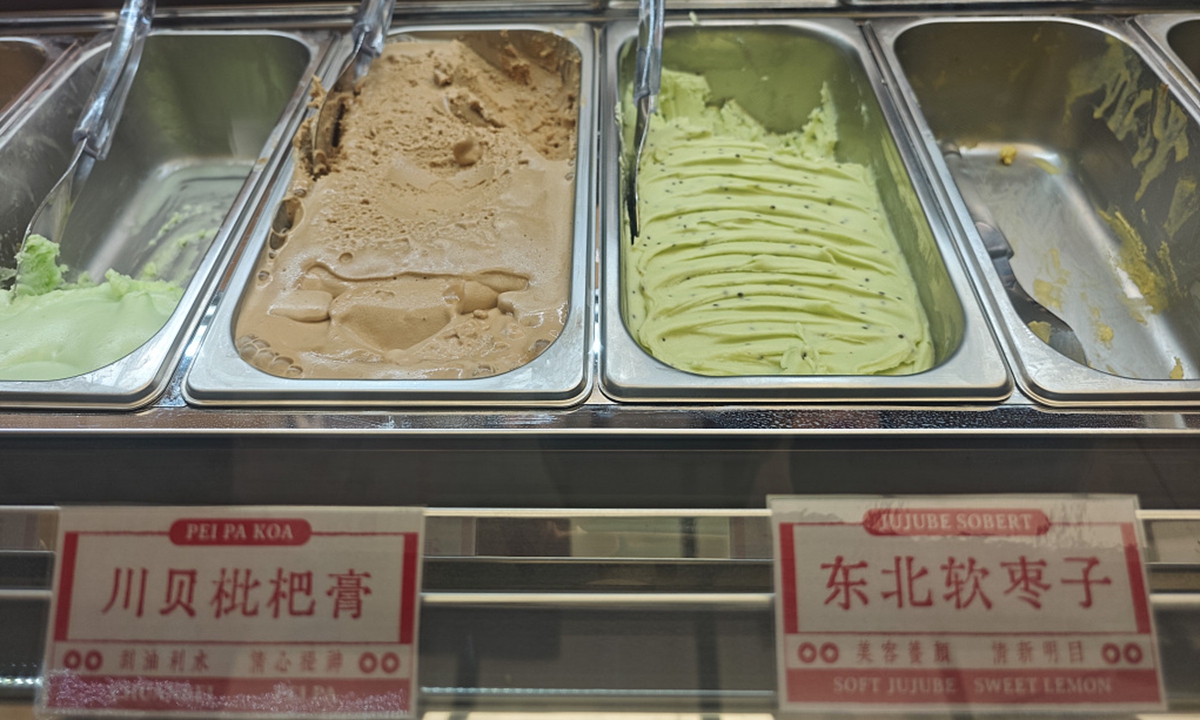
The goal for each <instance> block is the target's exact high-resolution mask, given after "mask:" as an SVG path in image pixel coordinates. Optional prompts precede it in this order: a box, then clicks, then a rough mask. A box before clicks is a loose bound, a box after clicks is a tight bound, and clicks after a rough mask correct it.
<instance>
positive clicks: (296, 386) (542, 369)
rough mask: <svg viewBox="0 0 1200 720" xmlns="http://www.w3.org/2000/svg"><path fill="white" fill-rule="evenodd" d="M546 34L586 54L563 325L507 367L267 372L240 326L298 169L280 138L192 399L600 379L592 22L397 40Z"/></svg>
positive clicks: (298, 400) (460, 390)
mask: <svg viewBox="0 0 1200 720" xmlns="http://www.w3.org/2000/svg"><path fill="white" fill-rule="evenodd" d="M504 30H507V31H508V32H509V33H510V34H513V33H537V34H546V35H547V36H548V37H553V38H557V39H556V40H555V42H556V43H560V44H562V46H563V47H564V49H565V48H573V49H574V50H575V51H577V52H578V53H579V59H580V63H581V64H580V94H579V98H580V102H579V107H580V112H579V122H578V151H577V155H576V163H575V195H574V201H575V208H574V222H573V225H572V228H573V229H572V237H569V238H564V239H563V241H564V242H569V243H571V245H570V253H571V289H570V297H569V303H570V304H569V308H568V312H567V317H566V322H565V323H564V326H563V330H562V333H561V334H560V335H559V337H558V338H557V339H556V340H555V341H554V342H553V343H551V344H550V345H549V346H548V347H547V348H546V349H545V350H544V351H542V353H541V354H539V355H538V356H537V357H535V358H533V359H532V360H531V361H530V362H528V363H526V364H525V365H522V366H520V367H517V368H514V369H512V370H510V371H508V372H504V373H498V374H496V375H491V376H486V377H477V378H470V379H461V380H460V379H397V380H393V379H361V380H360V379H319V378H286V377H279V376H276V375H271V374H268V373H266V372H264V371H262V370H259V369H258V368H256V367H254V366H253V365H251V364H250V363H248V362H247V361H245V360H243V359H242V358H241V357H240V356H239V355H238V350H237V346H236V344H235V337H234V333H235V327H236V323H237V318H238V313H239V312H240V310H241V305H242V300H243V296H244V294H245V293H246V290H247V288H248V287H249V283H250V280H251V277H252V275H253V274H254V273H255V272H256V270H257V268H258V266H259V263H260V260H261V256H262V254H263V253H265V252H268V243H267V240H268V236H269V233H270V229H271V220H272V218H273V215H274V212H275V208H276V207H277V206H278V204H279V202H280V201H281V200H282V199H283V198H284V196H285V194H286V191H287V185H288V182H289V179H290V177H291V175H292V169H293V160H294V158H293V155H292V153H291V152H290V151H289V150H288V149H287V148H282V147H281V148H280V150H279V152H278V153H277V155H276V157H275V158H273V161H272V176H273V178H274V179H273V181H272V185H271V187H270V189H269V191H268V192H267V193H266V194H265V196H264V202H263V203H262V205H261V206H260V207H259V208H258V210H257V213H256V220H255V222H254V224H253V225H252V226H251V227H250V228H249V229H248V231H247V237H246V240H245V247H246V249H245V251H244V252H243V253H242V256H241V259H240V260H239V261H238V263H237V265H236V266H235V267H234V270H233V272H232V274H231V276H230V280H229V284H228V288H227V290H226V291H225V293H224V295H223V296H222V299H221V301H220V302H219V303H218V305H217V309H216V313H215V315H214V316H213V319H212V322H211V324H210V325H209V327H208V330H207V331H206V333H205V335H204V337H203V339H202V341H201V343H200V348H199V350H198V351H197V353H196V357H195V359H194V361H193V363H192V365H191V367H190V369H189V370H188V374H187V379H186V381H185V384H184V388H183V390H184V395H185V397H186V398H187V400H188V402H190V403H192V404H194V405H214V406H268V405H274V406H279V405H305V406H321V405H325V406H333V405H336V406H385V405H422V406H487V405H496V404H502V405H507V406H513V405H527V406H551V407H552V406H564V405H570V404H574V403H576V402H579V401H581V400H582V399H583V398H584V397H586V395H587V393H588V392H590V389H591V382H592V364H591V358H590V353H591V346H592V330H591V326H592V317H593V316H592V313H593V308H592V303H591V301H590V298H591V296H592V287H593V286H592V279H591V278H592V270H593V269H594V266H593V264H592V262H591V258H592V257H593V255H592V250H591V248H592V242H593V240H592V235H593V230H592V219H591V212H590V210H591V208H592V206H593V200H592V198H593V192H594V190H593V185H594V183H593V182H592V177H593V175H594V171H593V162H594V161H593V157H594V150H593V144H594V140H593V138H594V133H595V130H594V127H595V125H594V123H595V120H594V116H595V112H594V109H593V108H594V106H593V98H594V97H595V87H594V86H595V69H594V68H595V61H594V59H593V56H594V39H593V38H594V32H593V30H592V28H591V27H589V26H587V25H584V24H569V25H566V24H564V25H556V24H520V23H510V24H505V25H492V24H455V25H408V26H405V27H393V28H392V30H391V31H390V32H389V42H403V41H405V40H408V39H416V40H431V39H438V40H452V39H455V38H459V37H462V36H464V35H466V34H468V33H470V34H476V33H491V32H500V31H504ZM349 52H350V46H349V43H348V42H343V43H342V44H341V45H340V46H339V51H335V52H333V53H331V55H333V56H334V57H335V59H336V60H337V61H338V62H334V63H332V65H331V67H329V68H327V69H326V73H325V74H324V75H323V76H322V77H321V80H322V82H323V83H324V85H325V86H326V87H329V86H330V84H331V83H332V82H333V80H334V79H335V78H334V74H336V72H337V68H338V67H339V66H340V64H341V63H340V61H341V59H343V58H345V57H346V56H347V55H348V54H349ZM307 115H308V113H306V112H297V113H295V114H294V115H293V116H292V117H291V119H290V120H289V123H288V132H289V133H292V134H294V133H295V132H296V131H297V130H298V128H299V126H300V123H301V122H302V121H303V120H304V118H305V117H307Z"/></svg>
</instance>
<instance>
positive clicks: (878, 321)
mask: <svg viewBox="0 0 1200 720" xmlns="http://www.w3.org/2000/svg"><path fill="white" fill-rule="evenodd" d="M710 96H711V92H710V90H709V87H708V83H707V81H706V80H705V79H704V78H703V77H701V76H699V75H693V74H689V73H682V72H675V71H671V70H665V69H664V70H663V77H662V92H661V94H660V95H659V111H658V113H657V114H656V115H655V116H654V117H653V119H652V120H651V122H650V133H649V135H648V138H647V141H646V150H645V152H644V154H643V156H642V162H641V166H640V168H639V171H638V173H639V174H638V193H639V200H640V206H639V208H640V209H639V216H640V220H641V232H640V233H639V235H638V237H637V239H636V240H634V241H633V242H632V243H630V242H629V241H628V239H627V240H626V242H625V243H623V259H622V271H623V273H624V276H623V277H624V285H623V287H624V293H625V307H624V311H625V319H626V325H627V326H628V328H629V331H630V332H631V333H632V334H633V336H634V338H636V339H637V341H638V342H639V343H640V344H641V345H642V346H643V347H644V348H645V349H646V350H647V351H648V352H650V354H652V355H653V356H654V357H656V358H658V359H659V360H661V361H662V362H664V363H667V364H668V365H671V366H673V367H676V368H679V369H681V370H687V371H690V372H694V373H700V374H704V375H772V374H794V375H799V374H806V375H807V374H822V375H826V374H828V375H843V374H849V375H862V374H886V375H900V374H908V373H916V372H921V371H923V370H927V369H929V368H930V367H932V366H933V360H934V351H933V345H932V342H931V340H930V334H929V325H928V321H927V320H926V317H925V311H924V309H923V308H922V306H921V302H920V300H919V299H918V295H917V287H916V283H915V282H914V281H913V278H912V275H911V273H910V272H909V270H908V267H907V265H906V264H905V261H904V257H903V254H902V253H901V250H900V248H899V245H898V244H897V243H896V239H895V237H894V236H893V234H892V231H891V229H890V227H889V225H888V221H887V218H886V217H885V214H884V211H883V208H882V204H881V200H880V198H879V194H878V191H877V190H876V188H875V183H874V180H873V178H872V176H871V173H870V171H869V170H868V169H867V168H865V167H864V166H862V165H857V164H853V163H843V162H838V161H837V160H836V158H835V155H834V149H835V147H836V144H837V129H836V128H837V123H836V115H835V112H834V108H833V106H832V103H831V102H830V98H829V94H828V91H827V89H823V90H822V100H823V102H822V104H821V106H820V107H818V108H816V109H815V110H813V112H812V114H811V115H810V116H809V120H808V122H807V123H806V124H805V126H804V127H803V128H802V129H801V130H799V131H797V132H792V133H788V134H783V135H780V134H774V133H770V132H768V131H767V130H765V129H764V128H763V127H762V125H761V124H760V123H759V122H758V121H756V120H755V119H754V118H752V117H751V116H750V115H748V114H747V113H746V112H745V111H744V110H743V109H742V108H741V107H739V106H738V104H737V103H736V102H735V101H732V100H730V101H728V102H725V103H723V104H721V105H720V106H714V105H712V104H710ZM625 106H626V107H625V108H624V110H625V114H626V116H625V119H626V121H627V122H626V123H625V124H626V127H631V126H632V122H631V121H630V120H631V118H632V109H631V108H630V107H629V103H628V102H626V103H625Z"/></svg>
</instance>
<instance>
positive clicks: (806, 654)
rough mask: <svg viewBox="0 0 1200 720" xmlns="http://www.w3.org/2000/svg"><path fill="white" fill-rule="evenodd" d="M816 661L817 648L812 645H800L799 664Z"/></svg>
mask: <svg viewBox="0 0 1200 720" xmlns="http://www.w3.org/2000/svg"><path fill="white" fill-rule="evenodd" d="M816 659H817V646H816V645H813V644H812V643H807V642H806V643H801V644H800V662H802V663H805V664H807V663H811V662H813V661H814V660H816Z"/></svg>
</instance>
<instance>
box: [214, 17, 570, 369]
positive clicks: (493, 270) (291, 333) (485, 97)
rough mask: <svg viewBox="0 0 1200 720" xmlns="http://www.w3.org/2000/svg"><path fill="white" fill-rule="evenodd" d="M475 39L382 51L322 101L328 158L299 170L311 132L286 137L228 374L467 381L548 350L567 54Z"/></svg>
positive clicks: (563, 238)
mask: <svg viewBox="0 0 1200 720" xmlns="http://www.w3.org/2000/svg"><path fill="white" fill-rule="evenodd" d="M483 35H484V34H475V35H473V36H472V40H471V41H470V42H462V41H457V40H456V41H414V42H395V43H391V44H389V45H388V46H387V47H386V48H385V50H384V53H383V55H382V56H381V57H380V58H378V59H377V60H376V61H375V63H374V64H373V65H372V68H371V70H370V72H369V73H368V74H367V76H366V78H365V79H364V80H363V82H362V83H361V84H360V86H359V88H358V89H357V90H356V91H355V92H354V93H353V94H351V95H349V96H344V97H340V98H331V99H330V101H336V102H341V103H343V104H344V106H345V110H344V115H343V118H342V120H341V123H340V127H339V128H338V136H339V137H338V140H337V142H336V143H334V144H322V143H317V146H318V147H320V148H325V147H328V148H329V150H328V151H325V150H324V149H322V150H320V151H318V152H316V153H313V154H312V156H311V157H310V156H309V154H308V152H307V149H308V148H309V147H311V146H312V145H313V143H312V138H311V132H312V127H311V126H312V121H311V119H310V120H309V121H308V122H307V123H306V125H305V126H304V127H303V128H302V129H301V131H300V133H299V134H298V135H297V138H296V149H297V153H296V155H297V165H296V169H295V172H294V175H293V178H292V184H291V187H290V194H289V196H288V198H287V199H286V201H285V203H286V204H285V208H286V210H287V213H288V215H289V223H288V225H290V227H288V228H283V230H282V231H281V232H274V233H272V236H271V240H270V243H269V247H268V248H266V249H265V253H264V255H263V257H262V258H261V260H260V265H259V267H258V269H257V271H256V275H255V277H254V278H253V279H252V283H251V285H252V286H251V287H250V288H249V289H248V292H247V293H246V295H245V296H244V298H243V303H242V307H241V309H240V311H239V314H238V319H237V323H236V330H235V338H236V342H237V345H238V350H239V353H240V354H241V356H242V357H243V358H244V359H245V360H247V361H248V362H250V363H252V364H253V365H255V366H256V367H258V368H260V369H262V370H265V371H267V372H270V373H273V374H276V375H281V376H284V377H296V378H366V379H382V378H393V379H399V378H413V379H420V378H475V377H485V376H491V375H495V374H498V373H503V372H506V371H508V370H511V369H513V368H516V367H519V366H521V365H523V364H525V363H527V362H528V361H529V360H531V359H533V358H534V357H536V356H537V355H538V354H539V353H541V352H542V351H543V350H544V349H545V348H546V347H547V346H549V345H550V344H551V343H552V342H554V340H555V339H556V338H557V337H558V335H559V333H560V332H561V330H562V327H563V322H564V320H565V317H566V312H567V307H566V306H567V298H568V296H569V290H570V288H569V283H570V258H571V239H572V230H573V217H574V213H573V211H574V187H575V182H574V171H575V169H574V157H575V146H576V123H577V120H578V113H579V107H578V92H579V65H578V54H577V53H575V52H574V50H573V49H572V50H571V53H573V54H568V53H566V52H564V51H562V50H561V49H560V48H559V46H557V45H554V44H553V43H554V42H557V41H558V40H559V39H558V38H549V39H546V40H544V41H543V42H544V43H545V44H544V46H542V47H540V48H538V47H532V45H535V44H536V43H535V41H532V40H528V39H524V40H522V41H520V42H517V41H516V40H515V39H513V38H510V37H509V36H508V35H506V34H505V33H489V34H487V36H486V37H483ZM525 35H528V34H525ZM525 35H523V36H522V37H523V38H524V37H525ZM563 47H568V46H567V45H566V44H565V43H563Z"/></svg>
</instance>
